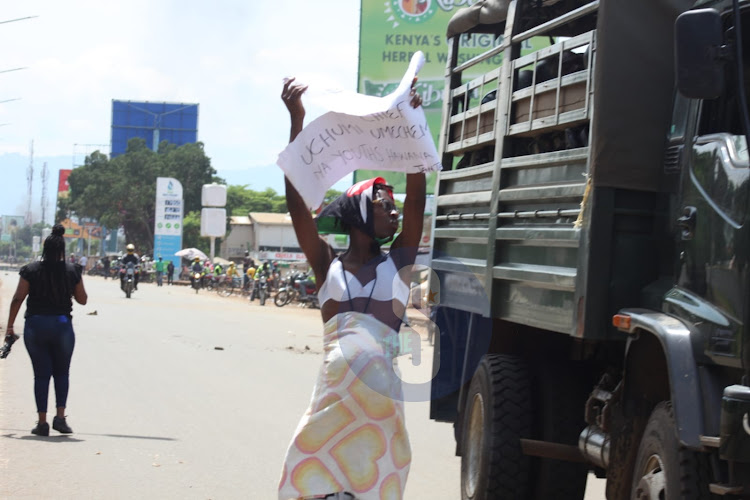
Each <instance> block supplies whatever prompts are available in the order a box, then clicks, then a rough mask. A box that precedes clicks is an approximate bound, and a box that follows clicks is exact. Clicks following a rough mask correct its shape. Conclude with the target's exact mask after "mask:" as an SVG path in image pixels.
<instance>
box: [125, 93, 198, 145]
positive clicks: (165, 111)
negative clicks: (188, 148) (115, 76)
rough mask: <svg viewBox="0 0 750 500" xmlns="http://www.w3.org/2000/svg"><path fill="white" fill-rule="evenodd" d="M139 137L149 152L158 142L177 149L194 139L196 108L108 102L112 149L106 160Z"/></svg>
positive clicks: (134, 102)
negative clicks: (109, 104) (170, 144)
mask: <svg viewBox="0 0 750 500" xmlns="http://www.w3.org/2000/svg"><path fill="white" fill-rule="evenodd" d="M134 137H141V138H143V139H144V140H145V141H146V146H147V147H148V148H149V149H151V150H152V151H156V150H158V148H159V142H161V141H169V142H170V143H172V144H176V145H177V146H182V145H183V144H190V143H194V142H196V141H197V139H198V105H197V104H189V103H172V102H148V101H145V102H138V101H121V100H117V99H113V100H112V142H111V144H112V150H111V153H110V157H111V158H114V157H116V156H119V155H121V154H123V153H125V151H126V150H127V147H128V140H130V139H132V138H134Z"/></svg>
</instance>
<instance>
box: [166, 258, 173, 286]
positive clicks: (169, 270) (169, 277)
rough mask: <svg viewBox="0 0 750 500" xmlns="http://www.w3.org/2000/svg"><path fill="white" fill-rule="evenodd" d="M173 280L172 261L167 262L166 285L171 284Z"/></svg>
mask: <svg viewBox="0 0 750 500" xmlns="http://www.w3.org/2000/svg"><path fill="white" fill-rule="evenodd" d="M173 280H174V262H172V261H171V260H170V261H169V262H168V263H167V285H172V284H173Z"/></svg>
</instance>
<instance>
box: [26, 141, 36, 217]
mask: <svg viewBox="0 0 750 500" xmlns="http://www.w3.org/2000/svg"><path fill="white" fill-rule="evenodd" d="M29 158H30V159H29V167H28V168H27V169H26V184H27V187H28V193H27V197H28V198H27V200H26V225H27V226H31V195H32V185H33V183H34V141H33V140H32V141H31V148H30V151H29Z"/></svg>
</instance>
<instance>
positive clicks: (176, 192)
mask: <svg viewBox="0 0 750 500" xmlns="http://www.w3.org/2000/svg"><path fill="white" fill-rule="evenodd" d="M182 211H183V200H182V184H180V181H178V180H177V179H173V178H171V177H157V179H156V208H155V210H154V260H156V259H158V258H159V257H162V259H164V262H169V261H170V260H171V261H172V262H173V263H174V267H175V271H176V272H177V271H179V269H180V257H177V256H175V253H177V252H179V251H180V250H181V249H182Z"/></svg>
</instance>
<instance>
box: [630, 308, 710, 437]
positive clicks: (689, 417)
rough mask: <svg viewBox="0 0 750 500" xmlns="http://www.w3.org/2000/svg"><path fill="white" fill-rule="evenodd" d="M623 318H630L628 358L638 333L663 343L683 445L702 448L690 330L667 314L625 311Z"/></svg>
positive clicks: (699, 412)
mask: <svg viewBox="0 0 750 500" xmlns="http://www.w3.org/2000/svg"><path fill="white" fill-rule="evenodd" d="M619 314H621V315H623V316H627V317H629V318H630V324H629V326H627V325H621V326H620V330H623V331H626V332H627V333H628V334H629V335H630V338H629V339H628V344H627V348H626V357H627V355H628V353H629V351H630V347H631V345H632V343H633V342H637V340H638V334H639V331H647V332H649V333H651V334H653V335H654V336H655V337H656V338H657V339H658V340H659V342H660V343H661V346H662V349H663V350H664V356H665V358H666V361H667V372H668V374H669V387H670V393H671V401H672V408H673V410H674V417H675V423H676V424H677V433H678V438H679V440H680V443H681V444H682V445H683V446H685V447H687V448H690V449H693V450H701V449H703V445H702V444H701V441H700V436H701V434H703V433H704V428H705V426H704V415H703V405H702V403H701V401H702V399H703V396H702V393H701V388H700V382H699V379H698V365H697V364H696V361H695V356H694V354H693V345H692V341H691V334H690V332H691V330H690V327H689V326H688V325H687V324H685V323H683V322H682V321H680V320H679V319H677V318H675V317H674V316H670V315H668V314H664V313H661V312H657V311H651V310H648V309H623V310H621V311H620V313H619Z"/></svg>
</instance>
